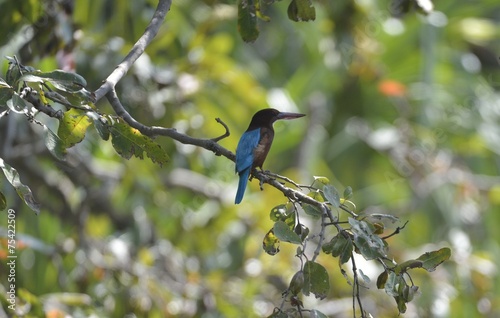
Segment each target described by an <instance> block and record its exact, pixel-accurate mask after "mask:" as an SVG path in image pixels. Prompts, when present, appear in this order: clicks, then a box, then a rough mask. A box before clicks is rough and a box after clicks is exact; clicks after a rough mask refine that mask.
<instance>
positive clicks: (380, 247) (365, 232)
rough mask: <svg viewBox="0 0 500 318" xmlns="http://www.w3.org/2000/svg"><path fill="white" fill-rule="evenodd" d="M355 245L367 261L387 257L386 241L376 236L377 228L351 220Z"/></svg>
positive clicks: (363, 222)
mask: <svg viewBox="0 0 500 318" xmlns="http://www.w3.org/2000/svg"><path fill="white" fill-rule="evenodd" d="M349 224H350V225H351V231H352V233H353V234H354V244H355V245H356V247H357V248H358V250H359V251H360V253H361V255H363V257H364V258H365V259H366V260H371V259H375V258H378V257H385V256H386V247H385V244H384V241H383V240H382V239H381V238H380V237H378V236H377V235H375V234H374V231H375V227H374V226H373V225H372V224H370V223H368V222H365V221H358V220H356V219H353V218H349Z"/></svg>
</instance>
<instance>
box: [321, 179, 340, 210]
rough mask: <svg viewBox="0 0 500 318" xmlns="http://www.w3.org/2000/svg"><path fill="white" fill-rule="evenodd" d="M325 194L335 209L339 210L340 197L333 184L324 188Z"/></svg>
mask: <svg viewBox="0 0 500 318" xmlns="http://www.w3.org/2000/svg"><path fill="white" fill-rule="evenodd" d="M323 194H324V195H325V199H326V200H327V201H328V202H330V203H331V204H332V205H333V206H334V207H336V208H338V207H339V206H340V195H339V192H338V191H337V189H336V188H335V187H334V186H332V185H331V184H327V185H325V186H324V187H323Z"/></svg>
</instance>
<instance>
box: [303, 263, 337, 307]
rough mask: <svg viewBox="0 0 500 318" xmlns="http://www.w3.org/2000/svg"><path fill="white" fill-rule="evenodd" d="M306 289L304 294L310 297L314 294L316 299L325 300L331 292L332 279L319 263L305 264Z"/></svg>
mask: <svg viewBox="0 0 500 318" xmlns="http://www.w3.org/2000/svg"><path fill="white" fill-rule="evenodd" d="M303 271H304V288H303V289H302V292H303V293H304V295H306V296H309V294H311V293H313V294H314V296H316V298H319V299H323V298H325V297H326V295H327V294H328V292H329V291H330V279H329V277H328V272H327V271H326V269H325V268H324V267H323V266H321V265H320V264H318V263H315V262H312V261H307V262H306V263H305V264H304V270H303Z"/></svg>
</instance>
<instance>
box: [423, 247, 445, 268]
mask: <svg viewBox="0 0 500 318" xmlns="http://www.w3.org/2000/svg"><path fill="white" fill-rule="evenodd" d="M450 257H451V250H450V249H449V248H447V247H444V248H442V249H440V250H437V251H432V252H427V253H425V254H422V255H420V257H419V258H417V261H421V262H422V268H424V269H426V270H427V271H428V272H432V271H434V270H435V269H436V267H438V266H439V265H440V264H441V263H443V262H444V261H447V260H448V259H450Z"/></svg>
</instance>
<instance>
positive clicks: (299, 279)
mask: <svg viewBox="0 0 500 318" xmlns="http://www.w3.org/2000/svg"><path fill="white" fill-rule="evenodd" d="M303 287H304V272H303V271H298V272H297V273H295V275H293V277H292V279H291V281H290V285H289V286H288V290H289V291H290V293H292V295H294V296H297V295H298V294H299V293H300V291H301V290H302V288H303Z"/></svg>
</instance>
